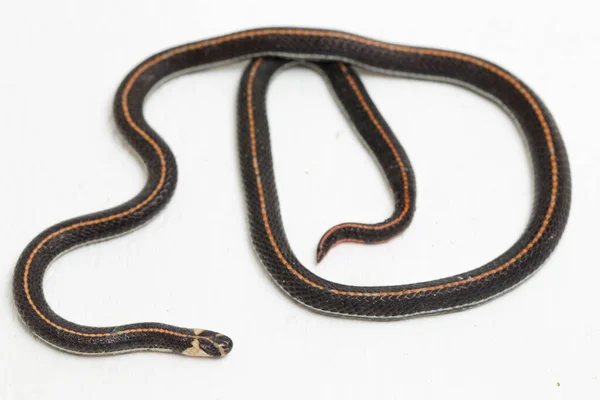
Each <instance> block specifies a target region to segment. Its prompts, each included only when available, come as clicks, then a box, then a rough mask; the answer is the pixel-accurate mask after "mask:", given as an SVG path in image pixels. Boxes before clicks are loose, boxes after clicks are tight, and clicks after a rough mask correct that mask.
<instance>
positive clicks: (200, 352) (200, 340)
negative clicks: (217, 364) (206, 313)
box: [181, 329, 233, 358]
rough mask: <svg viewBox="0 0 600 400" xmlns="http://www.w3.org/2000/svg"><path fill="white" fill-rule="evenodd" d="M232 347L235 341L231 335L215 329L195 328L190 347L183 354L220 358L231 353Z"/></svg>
mask: <svg viewBox="0 0 600 400" xmlns="http://www.w3.org/2000/svg"><path fill="white" fill-rule="evenodd" d="M232 348H233V341H232V340H231V339H230V338H229V337H227V336H225V335H223V334H221V333H217V332H213V331H207V330H203V329H194V336H193V337H192V338H191V341H190V347H188V348H186V349H185V350H184V351H182V352H181V354H183V355H185V356H190V357H215V358H219V357H223V356H225V355H227V354H229V352H230V351H231V349H232Z"/></svg>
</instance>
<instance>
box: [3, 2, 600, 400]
mask: <svg viewBox="0 0 600 400" xmlns="http://www.w3.org/2000/svg"><path fill="white" fill-rule="evenodd" d="M333 3H335V2H331V4H328V3H327V2H323V1H308V0H305V1H300V2H281V1H271V2H269V1H250V2H246V1H244V2H241V1H240V2H235V3H234V2H233V1H221V2H220V1H212V2H208V1H186V2H175V1H172V2H169V5H168V6H166V3H164V2H160V1H144V2H138V4H133V2H129V3H128V4H127V3H125V2H122V1H103V2H92V3H90V2H79V1H72V2H66V1H52V2H43V1H38V2H36V3H35V4H30V3H29V2H4V3H3V4H2V5H1V6H0V48H2V53H3V55H2V62H1V64H0V77H1V78H2V79H1V80H0V110H2V111H1V117H0V132H2V142H1V143H2V149H3V152H2V156H1V157H0V168H1V169H2V171H3V173H1V174H0V186H1V187H2V188H3V190H2V203H1V206H2V207H1V208H0V216H1V218H2V224H0V243H2V246H1V249H2V251H1V252H0V265H1V266H2V268H1V269H0V271H1V275H0V276H1V277H2V278H1V280H2V282H3V283H2V285H0V321H1V323H2V329H0V399H40V398H44V399H59V398H60V399H71V398H86V399H106V398H127V397H128V398H173V399H177V398H183V397H190V396H194V397H196V396H200V397H202V398H205V399H238V398H242V396H243V397H248V396H249V397H250V398H258V397H259V396H260V397H261V398H286V399H300V398H314V399H320V398H347V399H351V398H367V397H380V396H386V397H387V398H455V397H459V396H460V397H461V398H463V399H475V398H477V399H479V398H486V399H505V398H540V399H563V398H564V399H575V398H577V399H597V398H598V396H599V395H600V381H599V377H600V363H599V362H598V359H599V358H600V345H599V342H600V321H599V319H598V312H597V306H598V297H597V285H598V282H599V281H600V273H599V269H598V265H599V261H598V260H599V258H598V235H597V229H596V228H597V226H598V223H599V222H600V218H599V213H598V211H597V205H598V200H599V199H598V196H599V195H600V190H599V183H598V181H599V174H600V163H599V161H598V160H599V159H600V158H599V156H598V154H600V135H599V132H598V128H597V127H598V124H597V118H596V116H597V114H598V97H597V95H598V93H599V90H600V85H599V80H598V75H597V74H598V67H599V66H600V55H599V53H598V52H597V48H598V45H599V44H600V28H598V25H597V21H596V16H597V15H598V14H597V10H593V9H592V7H590V5H591V4H592V2H590V1H570V2H568V4H567V3H564V2H560V1H547V2H544V4H543V5H540V4H536V5H533V4H531V5H528V3H526V2H524V1H522V0H521V1H502V2H496V3H494V5H483V3H481V2H480V1H452V2H443V1H439V2H415V1H413V2H385V1H375V0H371V1H369V2H367V3H366V7H365V6H364V5H360V4H357V5H351V4H348V3H341V2H339V3H338V4H333ZM532 3H533V2H532ZM272 25H278V26H286V25H287V26H290V25H292V26H313V27H326V28H332V29H342V30H347V31H351V32H355V33H358V34H363V35H368V36H371V37H374V38H377V39H382V40H387V41H391V42H400V43H406V44H413V45H423V46H432V47H440V48H447V49H454V50H458V51H462V52H467V53H472V54H475V55H478V56H481V57H484V58H487V59H489V60H491V61H493V62H496V63H498V64H500V65H502V66H504V67H506V68H508V69H509V70H510V71H512V72H514V73H515V74H516V75H517V76H519V77H520V78H522V79H523V80H524V81H525V82H527V84H529V85H530V86H531V87H532V88H533V89H534V90H535V91H536V92H537V93H538V94H539V95H540V96H541V97H542V99H543V100H544V101H545V102H546V104H547V105H548V106H549V108H550V110H551V111H552V113H553V114H554V116H555V118H556V120H557V122H558V124H559V126H560V128H561V130H562V132H563V134H564V138H565V141H566V144H567V148H568V151H569V155H570V160H571V166H572V171H573V181H574V192H573V207H572V214H571V219H570V221H569V225H568V227H567V231H566V233H565V236H564V238H563V240H562V242H561V243H560V245H559V247H558V249H557V251H556V252H555V253H554V254H553V255H552V257H551V259H550V260H549V261H548V262H547V263H546V264H545V265H544V267H543V268H542V269H541V271H540V272H539V273H538V274H537V275H536V276H535V277H534V278H533V279H531V280H529V281H528V282H526V283H525V284H524V285H523V286H521V287H520V288H518V289H517V290H515V291H513V292H511V293H509V294H507V295H505V296H503V297H501V298H499V299H496V300H495V301H493V302H490V303H487V304H485V305H483V306H480V307H477V308H475V309H472V310H469V311H465V312H461V313H454V314H449V315H444V316H437V317H426V318H420V319H413V320H409V321H403V322H391V323H376V322H365V321H353V320H344V319H336V318H330V317H324V316H321V315H317V314H315V313H313V312H310V311H308V310H306V309H304V308H302V307H299V306H298V305H297V304H295V303H294V302H292V301H290V300H289V299H288V298H287V297H286V296H285V295H284V294H282V292H280V291H279V290H278V289H277V288H276V287H275V285H274V284H273V283H272V282H271V281H270V279H269V278H268V277H267V275H266V274H265V273H264V272H263V268H262V266H261V265H260V263H259V261H258V260H257V258H256V257H255V255H254V252H253V250H252V248H251V246H250V241H249V235H248V231H247V225H246V223H245V204H244V202H243V193H242V185H241V182H240V177H239V172H238V164H237V153H236V139H235V138H236V133H235V127H236V123H235V115H236V114H235V99H236V91H237V86H238V82H239V78H240V75H241V72H242V68H243V64H236V65H234V66H230V67H226V68H220V69H215V70H211V71H209V72H202V73H197V74H192V75H187V76H184V77H181V78H178V79H176V80H174V81H172V82H170V83H168V84H167V85H165V86H163V87H161V88H160V89H159V90H158V91H156V92H155V93H154V94H153V95H152V97H151V98H150V99H149V100H148V102H147V107H146V115H147V118H148V120H149V122H150V123H151V125H152V126H153V127H154V128H156V130H157V131H158V132H160V134H161V135H163V137H164V138H165V139H166V140H167V142H168V143H169V145H170V146H171V148H172V149H173V151H174V153H175V154H176V156H177V160H178V164H179V170H180V180H179V186H178V189H177V192H176V194H175V197H174V199H173V201H172V203H171V204H170V206H169V207H168V208H167V210H166V211H165V212H163V213H162V214H161V215H160V216H159V217H158V218H157V219H156V220H155V221H154V222H152V223H151V224H150V225H148V226H146V227H145V228H143V229H141V230H139V231H137V232H135V233H133V234H131V235H128V236H125V237H122V238H120V239H117V240H114V241H109V242H105V243H101V244H98V245H94V246H91V247H86V248H83V249H79V250H77V251H75V252H73V253H70V254H69V255H67V256H65V257H62V258H61V259H60V260H58V261H57V262H56V263H55V264H54V265H52V267H51V268H50V269H49V271H48V274H47V276H46V283H45V289H46V292H47V296H48V299H49V302H50V304H51V305H52V306H53V307H55V309H56V311H57V312H59V313H60V314H61V315H63V316H64V317H66V318H68V319H71V320H73V321H76V322H80V323H84V324H92V325H114V324H122V323H128V322H138V321H161V322H165V323H171V324H176V325H180V326H188V327H202V328H208V329H213V330H218V331H220V332H223V333H226V334H228V335H230V336H231V337H232V338H233V339H234V342H235V347H234V350H233V352H232V353H231V354H230V355H229V356H228V357H226V358H225V359H223V360H219V361H211V360H198V359H190V358H184V357H177V356H173V355H165V354H157V353H142V354H129V355H123V356H115V357H101V358H86V357H77V356H72V355H68V354H65V353H62V352H59V351H57V350H55V349H53V348H50V347H49V346H47V345H45V344H44V343H41V342H40V341H38V340H35V339H34V338H33V337H32V336H31V335H30V334H29V333H27V331H26V329H25V328H24V327H23V326H22V324H21V323H20V322H19V319H18V316H17V314H16V311H15V309H14V307H13V304H12V298H11V279H12V269H13V266H14V264H15V262H16V260H17V258H18V256H19V254H20V252H21V250H22V249H23V248H24V247H25V246H26V244H27V243H28V242H29V240H31V239H32V238H33V237H34V236H35V235H36V234H37V233H38V232H40V231H41V230H42V229H44V228H46V227H48V226H49V225H51V224H53V223H56V222H58V221H61V220H63V219H66V218H69V217H72V216H76V215H80V214H85V213H88V212H91V211H95V210H100V209H104V208H107V207H110V206H113V205H116V204H118V203H120V202H122V201H124V200H126V199H129V198H130V197H131V196H133V195H134V194H135V193H136V192H137V191H138V190H139V189H140V188H141V187H142V185H143V183H144V169H143V167H142V166H141V165H140V163H139V162H138V161H137V159H136V158H134V157H132V155H131V154H130V153H129V151H128V150H127V148H126V147H125V146H124V144H123V143H122V141H121V139H120V138H119V136H118V133H117V132H116V130H115V129H114V127H113V125H112V116H111V102H112V96H113V94H114V91H115V90H116V87H117V85H118V84H119V82H120V80H121V79H122V78H123V76H124V75H125V74H126V73H127V72H128V71H129V70H130V69H131V68H133V67H134V66H135V65H136V64H137V63H138V62H139V61H141V60H142V59H144V58H145V57H147V56H149V55H150V54H152V53H154V52H156V51H159V50H162V49H164V48H166V47H170V46H173V45H177V44H181V43H184V42H188V41H193V40H196V39H201V38H206V37H211V36H215V35H218V34H224V33H228V32H230V31H236V30H241V29H245V28H251V27H259V26H272ZM363 76H364V81H365V83H366V85H367V88H368V89H369V91H370V93H371V95H372V97H373V98H374V100H375V101H376V103H377V105H378V106H379V108H380V110H381V111H382V113H383V115H384V116H385V117H386V119H387V121H388V122H389V124H390V125H391V126H392V127H393V129H394V131H395V133H396V134H397V136H398V137H399V139H400V141H401V142H402V144H403V145H404V146H405V148H406V150H407V152H408V154H409V156H410V159H411V162H412V163H413V166H414V168H415V170H416V174H417V185H418V186H417V190H418V200H417V201H418V206H417V212H416V215H415V218H414V221H413V224H412V226H411V227H410V228H409V229H408V230H407V231H406V233H405V234H403V235H402V236H401V237H399V238H397V239H395V240H393V241H391V242H390V243H388V244H384V245H380V246H370V247H369V246H358V245H342V246H340V247H338V248H335V249H334V250H333V251H332V252H331V253H330V254H329V255H328V256H327V258H326V259H325V260H324V261H323V263H322V265H320V266H319V267H316V266H315V262H314V258H315V248H316V244H317V242H318V240H319V238H320V236H321V235H322V234H323V233H324V232H325V231H326V229H328V228H329V227H331V226H332V225H334V224H336V223H339V222H344V221H364V222H369V221H379V220H382V219H384V218H385V217H386V216H388V215H389V214H390V212H391V210H392V202H391V196H390V195H389V192H388V190H387V188H386V185H385V182H384V180H383V178H382V176H381V174H380V172H379V170H378V168H377V167H376V166H375V164H374V163H373V161H372V160H371V158H370V156H369V154H368V153H367V152H366V151H365V150H364V149H363V148H362V146H361V144H360V142H359V141H358V140H357V138H356V136H355V135H354V133H353V132H352V129H351V128H350V127H349V125H348V124H347V123H346V122H345V120H344V119H343V117H342V115H341V114H340V112H339V111H338V110H337V108H336V106H335V103H334V101H333V100H332V98H331V96H330V94H329V93H328V91H327V89H326V86H325V85H324V83H323V81H322V80H321V78H320V77H319V76H318V75H317V74H315V73H314V72H312V71H309V70H305V69H293V70H290V71H287V72H285V73H283V74H281V75H280V76H279V77H277V78H276V80H275V81H274V82H273V85H272V87H271V90H270V92H269V97H268V108H269V117H270V123H271V130H272V135H273V147H274V157H275V168H276V179H277V184H278V189H279V193H280V200H281V205H282V212H283V218H284V221H285V226H286V229H287V232H288V235H289V239H290V241H291V243H292V246H293V248H294V250H295V251H296V253H297V255H298V257H299V259H300V260H301V261H302V262H304V263H305V264H306V265H307V266H308V267H309V268H311V269H313V270H314V271H316V272H317V273H318V274H320V275H322V276H323V277H326V278H329V279H333V280H336V281H339V282H344V283H353V284H365V285H367V284H395V283H401V282H414V281H418V280H423V279H432V278H436V277H442V276H447V275H450V274H454V273H458V272H460V271H465V270H468V269H472V268H474V267H478V266H479V265H481V264H482V263H484V262H486V261H488V260H490V259H491V258H493V257H495V256H496V255H498V254H499V253H500V252H502V251H504V250H505V249H506V248H507V247H508V246H510V245H511V244H512V242H513V241H514V240H515V239H516V238H517V237H518V235H519V233H520V232H521V230H522V229H523V227H524V226H525V223H526V221H527V219H528V216H529V209H530V206H531V202H532V188H531V185H532V177H531V169H530V166H529V161H528V158H527V153H526V151H525V149H524V146H523V140H522V139H521V137H520V135H519V134H518V132H517V130H516V129H515V127H514V126H513V125H512V122H511V121H510V120H509V118H508V117H507V116H506V115H505V114H504V113H503V112H502V111H500V109H499V108H498V107H496V106H495V105H493V104H492V103H490V102H489V101H486V100H483V99H482V98H480V97H479V96H476V95H474V94H472V93H470V92H467V91H465V90H463V89H459V88H456V87H452V86H448V85H442V84H435V83H427V82H418V81H411V80H405V79H393V78H382V77H376V76H372V75H364V74H363Z"/></svg>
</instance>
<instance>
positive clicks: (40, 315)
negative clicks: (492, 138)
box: [13, 28, 571, 357]
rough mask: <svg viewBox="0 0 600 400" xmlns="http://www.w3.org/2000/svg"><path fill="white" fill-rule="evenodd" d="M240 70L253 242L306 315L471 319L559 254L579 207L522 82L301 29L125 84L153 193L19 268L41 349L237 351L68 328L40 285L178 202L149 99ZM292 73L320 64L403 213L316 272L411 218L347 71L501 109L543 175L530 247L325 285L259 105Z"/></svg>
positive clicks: (171, 336) (376, 120) (390, 145)
mask: <svg viewBox="0 0 600 400" xmlns="http://www.w3.org/2000/svg"><path fill="white" fill-rule="evenodd" d="M275 57H277V58H275ZM245 59H252V62H251V63H250V64H249V65H248V67H247V69H246V71H245V73H244V77H243V78H242V85H241V86H240V93H239V100H238V101H239V102H238V106H239V129H238V135H239V150H240V161H241V162H240V163H241V167H242V177H243V182H244V187H245V191H246V198H247V206H248V211H249V220H250V231H251V236H252V241H253V244H254V247H255V249H256V252H257V254H258V256H259V257H260V259H261V261H262V263H263V264H264V266H265V267H266V269H267V271H268V272H269V274H270V275H271V277H272V278H273V279H274V281H275V282H276V283H277V285H278V286H279V287H280V288H281V289H282V290H283V291H284V292H285V293H287V294H288V295H290V296H291V297H292V298H293V299H295V300H296V301H298V302H299V303H301V304H303V305H304V306H306V307H309V308H311V309H313V310H316V311H318V312H321V313H325V314H331V315H340V316H348V317H356V318H371V319H380V320H389V319H401V318H406V317H411V316H416V315H422V314H433V313H442V312H448V311H453V310H459V309H464V308H467V307H470V306H473V305H476V304H479V303H482V302H484V301H487V300H489V299H492V298H493V297H496V296H498V295H500V294H502V293H504V292H506V291H508V290H510V289H512V288H514V287H515V286H516V285H518V284H519V283H521V282H523V281H524V280H525V279H526V278H528V277H529V276H530V275H531V274H533V273H534V272H535V271H536V270H537V269H538V268H539V267H540V265H541V264H542V263H543V262H544V261H545V260H546V258H547V257H548V256H549V255H550V253H551V252H552V251H553V250H554V248H555V246H556V245H557V243H558V241H559V239H560V237H561V235H562V233H563V231H564V228H565V225H566V222H567V219H568V214H569V208H570V199H571V181H570V171H569V163H568V158H567V154H566V150H565V147H564V144H563V140H562V138H561V136H560V133H559V131H558V128H557V126H556V124H555V122H554V120H553V118H552V116H551V114H550V112H549V111H548V110H547V108H546V107H545V106H544V104H543V103H542V102H541V100H540V99H539V97H538V96H537V95H536V94H535V93H534V92H533V91H532V90H531V89H530V88H528V87H527V86H526V85H525V84H524V83H523V82H522V81H520V80H519V79H517V78H516V77H515V76H514V75H512V74H510V73H509V72H507V71H506V70H504V69H502V68H500V67H498V66H496V65H494V64H492V63H490V62H488V61H485V60H482V59H480V58H477V57H473V56H470V55H466V54H461V53H456V52H451V51H446V50H438V49H430V48H419V47H411V46H403V45H396V44H391V43H385V42H380V41H376V40H372V39H369V38H365V37H361V36H357V35H353V34H349V33H344V32H337V31H330V30H318V29H302V28H265V29H255V30H250V31H243V32H238V33H233V34H229V35H225V36H221V37H217V38H212V39H208V40H202V41H199V42H194V43H190V44H186V45H182V46H178V47H174V48H171V49H168V50H165V51H163V52H160V53H158V54H155V55H153V56H151V57H150V58H148V59H147V60H145V61H143V62H142V63H141V64H139V65H138V66H137V67H136V68H134V69H133V70H132V71H131V72H130V73H129V74H128V75H127V76H126V77H125V79H124V80H123V82H122V83H121V85H120V87H119V89H118V91H117V94H116V96H115V102H114V115H115V119H116V122H117V124H118V126H119V129H120V132H121V133H122V135H123V136H124V137H125V138H126V140H127V141H128V142H129V144H130V145H131V146H132V147H133V148H134V149H135V151H136V152H137V153H138V154H139V155H140V156H141V158H142V159H143V161H144V163H145V165H146V168H147V171H148V177H147V182H146V185H145V186H144V188H143V189H142V190H141V192H140V193H139V194H138V195H137V196H135V197H134V198H133V199H131V200H129V201H128V202H126V203H124V204H121V205H119V206H117V207H115V208H112V209H110V210H106V211H102V212H99V213H94V214H90V215H86V216H82V217H77V218H73V219H71V220H68V221H64V222H61V223H59V224H57V225H55V226H53V227H50V228H48V229H46V230H45V231H43V232H42V233H40V234H39V235H38V236H37V237H36V238H34V239H33V240H32V241H31V242H30V244H29V245H28V246H27V247H26V248H25V250H24V251H23V253H22V255H21V257H20V258H19V261H18V263H17V266H16V268H15V274H14V280H13V293H14V301H15V304H16V306H17V310H18V312H19V315H20V316H21V319H22V320H23V322H24V323H25V325H27V327H28V328H29V329H30V330H31V331H32V332H33V333H34V334H35V335H36V336H37V337H39V338H41V339H42V340H44V341H45V342H47V343H49V344H51V345H53V346H55V347H57V348H59V349H62V350H65V351H69V352H73V353H80V354H113V353H121V352H128V351H137V350H156V351H169V352H174V353H178V354H183V355H189V356H208V357H221V356H223V355H226V354H227V353H229V351H230V350H231V348H232V346H233V343H232V341H231V339H229V338H228V337H227V336H225V335H222V334H220V333H216V332H213V331H208V330H202V329H187V328H180V327H175V326H171V325H165V324H159V323H139V324H130V325H124V326H113V327H90V326H83V325H79V324H76V323H73V322H71V321H68V320H66V319H64V318H62V317H60V316H59V315H57V314H56V313H55V312H54V311H53V310H52V309H51V308H50V306H49V305H48V303H47V302H46V299H45V297H44V292H43V285H42V282H43V276H44V273H45V271H46V268H47V267H48V266H49V265H50V263H51V262H52V261H53V260H54V259H55V258H57V257H58V256H59V255H60V254H62V253H64V252H65V251H68V250H69V249H72V248H74V247H76V246H80V245H82V244H86V243H90V242H93V241H97V240H101V239H106V238H110V237H112V236H116V235H119V234H122V233H125V232H128V231H130V230H133V229H135V228H136V227H138V226H140V225H142V224H143V223H145V222H147V221H148V220H150V219H151V218H152V217H153V216H155V215H156V214H157V213H158V212H159V211H160V210H161V209H163V208H164V206H165V205H166V204H167V203H168V201H169V199H170V198H171V196H172V195H173V191H174V189H175V186H176V182H177V166H176V163H175V158H174V156H173V154H172V152H171V150H170V149H169V147H168V146H167V144H166V143H165V142H164V141H163V140H162V138H161V137H160V136H159V135H158V134H157V133H156V132H155V131H154V130H153V129H152V128H151V127H150V126H149V124H148V123H147V122H146V120H145V118H144V116H143V111H142V109H143V103H144V100H145V98H146V96H147V95H148V93H149V92H150V90H151V89H152V88H153V87H154V86H155V85H157V84H158V83H159V82H161V81H163V80H164V79H166V78H168V77H169V76H173V75H174V74H176V73H181V72H183V71H186V70H188V69H193V68H194V69H196V68H208V67H210V66H213V65H216V64H223V63H226V62H234V61H241V60H245ZM289 60H302V61H306V62H311V63H315V64H314V65H316V66H317V68H319V69H320V70H322V71H323V73H324V75H325V76H326V77H327V79H328V81H329V82H330V83H331V85H332V87H333V89H334V91H335V94H336V96H337V97H338V99H339V100H340V103H341V104H342V107H343V108H344V109H345V111H346V112H347V114H348V115H349V117H350V119H351V120H352V122H353V123H354V125H355V126H356V128H357V131H358V132H359V134H360V135H361V136H362V138H363V139H364V141H365V143H366V145H367V146H368V147H369V148H370V150H371V151H372V153H373V154H374V156H375V158H376V160H377V162H378V163H379V164H380V166H381V167H382V170H383V171H384V174H385V176H386V179H387V181H388V183H389V184H390V186H391V187H392V189H393V193H394V201H395V210H394V213H393V215H392V216H391V217H390V218H388V219H386V220H385V221H383V222H381V223H377V224H362V223H344V224H340V225H338V226H336V227H333V228H332V229H330V230H329V231H328V232H327V233H325V235H324V236H323V238H322V239H321V242H320V243H319V246H318V249H317V259H318V260H321V259H322V258H323V257H324V256H325V254H327V251H329V250H330V249H331V248H332V247H333V246H334V245H336V244H338V243H342V242H348V241H350V242H360V243H378V242H382V241H386V240H389V239H390V238H391V237H393V236H394V235H396V234H398V233H400V232H401V231H402V230H403V229H405V228H406V226H407V225H408V224H409V223H410V220H411V218H412V215H413V213H414V206H415V192H416V191H415V180H414V176H413V172H412V168H411V166H410V163H409V161H408V158H407V156H406V153H405V152H404V150H403V149H402V147H401V146H400V144H399V143H398V141H397V140H396V138H395V137H394V135H393V133H392V132H391V130H390V129H389V127H388V126H387V124H386V123H385V121H384V120H383V118H382V117H381V115H380V114H379V112H378V111H377V109H376V107H375V105H374V104H373V102H372V101H371V100H370V98H369V96H368V95H367V93H366V91H365V89H364V86H363V85H362V84H361V82H360V79H359V78H358V75H357V74H356V72H355V71H354V69H353V68H352V66H359V67H362V68H367V69H371V70H375V71H378V72H381V73H384V74H388V75H394V76H395V75H401V76H406V77H410V78H417V79H434V80H440V81H444V82H448V83H451V84H455V85H459V86H463V87H466V88H469V89H471V90H474V91H475V92H477V93H480V94H483V95H485V96H486V97H488V98H491V99H493V100H494V101H496V102H497V103H499V104H500V105H501V106H502V107H503V108H504V109H506V110H507V112H509V113H510V114H511V116H512V117H513V118H514V119H515V121H517V123H518V124H519V125H520V127H521V130H522V132H523V134H524V136H525V138H526V140H527V144H528V150H529V152H530V155H531V160H532V163H533V171H534V174H535V201H534V206H533V210H532V215H531V218H530V220H529V223H528V225H527V227H526V228H525V230H524V232H523V233H522V235H521V236H520V237H519V238H518V239H517V240H516V242H515V243H514V245H513V246H512V247H510V248H509V249H508V250H506V251H505V252H504V253H503V254H501V255H500V256H498V257H496V258H494V259H493V260H491V261H489V262H488V263H486V264H485V265H483V266H480V267H479V268H476V269H471V270H468V271H466V272H464V273H461V274H459V275H455V276H450V277H446V278H442V279H438V280H434V281H428V282H421V283H414V284H404V285H394V286H350V285H342V284H338V283H335V282H331V281H328V280H325V279H323V278H320V277H319V276H317V275H315V274H313V273H312V272H310V271H309V270H308V269H306V268H305V267H304V266H303V265H302V264H301V263H300V261H299V260H298V259H297V258H296V257H295V255H294V253H293V251H292V249H291V247H290V245H289V243H288V241H287V239H286V235H285V231H284V228H283V224H282V221H281V216H280V213H279V204H278V199H277V192H276V185H275V178H274V171H273V163H272V159H271V151H270V144H269V132H268V124H267V117H266V107H265V101H264V98H265V94H266V88H267V85H268V82H269V79H270V77H271V76H272V75H273V73H274V72H275V71H276V70H277V69H279V68H280V67H281V66H283V65H285V64H286V63H288V62H289Z"/></svg>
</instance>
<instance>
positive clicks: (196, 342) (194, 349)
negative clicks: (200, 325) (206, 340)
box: [181, 339, 210, 357]
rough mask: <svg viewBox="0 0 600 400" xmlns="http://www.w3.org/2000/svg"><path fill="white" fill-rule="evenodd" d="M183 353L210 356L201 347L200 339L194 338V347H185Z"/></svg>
mask: <svg viewBox="0 0 600 400" xmlns="http://www.w3.org/2000/svg"><path fill="white" fill-rule="evenodd" d="M181 354H183V355H184V356H190V357H210V356H209V355H208V354H206V353H205V352H204V350H202V349H201V348H200V341H199V340H198V339H194V341H193V342H192V347H189V348H187V349H185V350H184V351H182V352H181Z"/></svg>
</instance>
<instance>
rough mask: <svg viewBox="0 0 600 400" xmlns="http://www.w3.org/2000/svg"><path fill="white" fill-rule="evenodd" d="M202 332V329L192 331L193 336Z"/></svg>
mask: <svg viewBox="0 0 600 400" xmlns="http://www.w3.org/2000/svg"><path fill="white" fill-rule="evenodd" d="M202 332H204V329H194V335H199V334H201V333H202Z"/></svg>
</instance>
